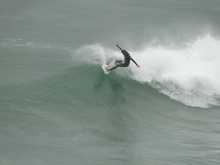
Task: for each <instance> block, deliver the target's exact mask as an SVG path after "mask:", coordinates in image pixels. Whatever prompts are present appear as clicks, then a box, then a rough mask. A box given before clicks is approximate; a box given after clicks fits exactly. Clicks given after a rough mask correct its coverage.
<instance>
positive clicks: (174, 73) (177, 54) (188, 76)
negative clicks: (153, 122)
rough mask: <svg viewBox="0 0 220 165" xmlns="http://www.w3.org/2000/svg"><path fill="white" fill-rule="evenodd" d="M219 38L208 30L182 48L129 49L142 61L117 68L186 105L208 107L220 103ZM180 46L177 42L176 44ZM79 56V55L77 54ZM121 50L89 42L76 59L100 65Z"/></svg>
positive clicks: (152, 47) (117, 71) (117, 72)
mask: <svg viewBox="0 0 220 165" xmlns="http://www.w3.org/2000/svg"><path fill="white" fill-rule="evenodd" d="M219 45H220V40H218V39H215V38H214V37H213V36H211V35H209V34H207V35H203V36H200V37H198V38H197V39H196V40H195V41H192V42H189V43H186V44H185V46H184V47H181V48H170V47H167V46H163V45H156V46H155V45H154V46H152V45H146V46H145V47H144V48H142V49H139V50H129V49H128V50H129V51H130V52H131V54H132V56H133V57H134V58H135V59H136V60H137V61H138V63H139V64H140V65H141V68H140V69H138V68H136V67H135V66H134V65H133V64H132V65H131V66H130V67H129V68H126V69H124V68H122V69H118V70H116V71H115V73H116V74H118V75H120V76H127V77H129V78H131V79H133V80H136V81H138V82H140V83H147V84H149V85H150V86H152V87H153V88H155V89H157V90H158V91H159V92H160V93H162V94H165V95H167V96H169V97H170V98H171V99H174V100H177V101H179V102H181V103H183V104H185V105H187V106H192V107H202V108H208V107H210V106H218V105H219V103H220V102H219V98H220V78H219V76H218V75H219V74H220V69H219V66H220V56H219V54H220V46H219ZM177 46H178V45H177ZM76 56H78V58H76ZM115 58H122V56H121V55H120V52H119V51H118V50H116V49H111V48H108V47H105V46H103V45H102V44H92V45H86V46H83V47H81V48H79V49H78V50H77V51H76V52H75V53H74V59H78V60H80V61H81V62H83V63H89V64H93V65H100V64H102V63H106V62H107V61H109V60H113V59H115Z"/></svg>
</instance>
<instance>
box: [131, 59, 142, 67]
mask: <svg viewBox="0 0 220 165" xmlns="http://www.w3.org/2000/svg"><path fill="white" fill-rule="evenodd" d="M130 59H131V61H132V62H133V63H135V65H137V66H138V67H140V66H139V65H138V64H137V62H136V61H134V59H133V58H131V57H130Z"/></svg>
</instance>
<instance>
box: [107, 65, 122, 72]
mask: <svg viewBox="0 0 220 165" xmlns="http://www.w3.org/2000/svg"><path fill="white" fill-rule="evenodd" d="M119 66H120V65H116V66H114V67H112V68H110V69H108V71H112V70H114V69H116V68H117V67H119Z"/></svg>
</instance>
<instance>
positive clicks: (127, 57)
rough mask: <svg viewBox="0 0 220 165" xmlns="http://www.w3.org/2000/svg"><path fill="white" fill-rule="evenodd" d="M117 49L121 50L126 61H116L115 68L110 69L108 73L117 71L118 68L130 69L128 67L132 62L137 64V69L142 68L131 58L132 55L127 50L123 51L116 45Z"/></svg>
mask: <svg viewBox="0 0 220 165" xmlns="http://www.w3.org/2000/svg"><path fill="white" fill-rule="evenodd" d="M116 47H117V48H118V49H120V51H121V53H122V54H123V55H124V61H122V60H116V61H115V66H114V67H112V68H110V69H108V71H112V70H114V69H116V68H118V67H128V66H129V65H130V61H132V62H133V63H135V65H136V66H137V67H140V66H139V65H138V64H137V62H136V61H135V60H134V59H133V58H131V56H130V54H129V53H128V52H127V51H126V50H125V49H122V48H121V47H120V46H119V45H116Z"/></svg>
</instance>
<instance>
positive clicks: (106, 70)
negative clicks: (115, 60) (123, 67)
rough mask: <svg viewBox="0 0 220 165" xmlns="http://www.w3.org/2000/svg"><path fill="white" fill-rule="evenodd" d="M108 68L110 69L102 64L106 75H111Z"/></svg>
mask: <svg viewBox="0 0 220 165" xmlns="http://www.w3.org/2000/svg"><path fill="white" fill-rule="evenodd" d="M108 67H109V66H108V65H106V64H102V70H103V71H104V73H105V74H109V73H110V70H108V69H107V68H108Z"/></svg>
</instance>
